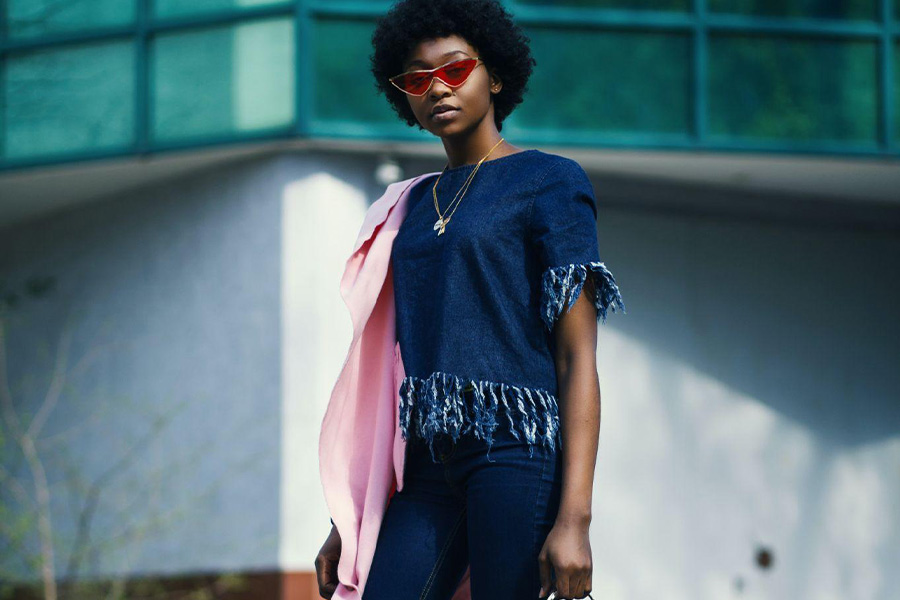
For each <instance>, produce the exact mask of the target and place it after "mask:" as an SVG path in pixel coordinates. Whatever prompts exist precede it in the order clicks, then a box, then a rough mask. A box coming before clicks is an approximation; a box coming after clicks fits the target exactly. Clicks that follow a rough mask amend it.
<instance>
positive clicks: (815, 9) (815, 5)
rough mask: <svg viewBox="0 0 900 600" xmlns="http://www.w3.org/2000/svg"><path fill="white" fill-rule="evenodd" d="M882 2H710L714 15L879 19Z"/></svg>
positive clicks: (773, 0)
mask: <svg viewBox="0 0 900 600" xmlns="http://www.w3.org/2000/svg"><path fill="white" fill-rule="evenodd" d="M878 4H879V0H830V1H828V2H823V1H822V0H709V9H710V10H711V11H714V12H729V13H738V14H744V15H758V16H771V17H815V18H822V19H868V20H871V19H877V18H878Z"/></svg>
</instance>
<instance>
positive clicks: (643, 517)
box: [592, 182, 900, 600]
mask: <svg viewBox="0 0 900 600" xmlns="http://www.w3.org/2000/svg"><path fill="white" fill-rule="evenodd" d="M596 187H597V189H598V194H602V187H601V185H600V183H599V182H598V183H597V184H596ZM601 205H602V200H601ZM600 240H601V250H602V255H603V257H604V260H606V261H607V266H609V267H610V268H611V269H612V271H613V273H614V274H615V275H616V276H617V278H618V282H619V284H620V287H621V290H622V293H623V295H624V298H625V301H626V305H627V308H628V314H626V315H624V316H622V315H613V316H612V318H611V319H610V320H609V321H608V325H607V326H606V327H604V328H603V329H602V332H601V337H600V351H599V358H598V364H599V368H600V374H601V390H602V404H603V412H602V425H601V434H600V439H601V442H600V453H599V458H598V470H597V474H596V485H595V492H594V494H595V495H594V521H593V529H592V540H593V549H594V555H593V558H594V564H595V574H594V589H595V590H596V591H597V593H595V594H593V595H594V597H596V598H605V599H607V600H617V599H633V598H666V599H667V600H678V599H691V600H699V599H710V600H712V599H716V600H722V599H726V598H753V599H763V598H766V599H774V598H797V599H799V598H804V599H806V598H808V599H821V600H832V599H833V600H838V599H841V600H851V599H852V600H863V599H876V598H877V599H884V600H887V599H888V598H893V597H895V596H896V590H897V589H898V587H900V578H898V572H897V570H896V568H895V567H896V565H898V564H900V504H898V497H900V477H898V473H900V393H898V392H900V375H898V372H897V370H896V367H897V364H898V357H900V319H898V317H897V313H896V310H897V307H898V306H900V281H898V275H897V264H898V263H900V239H898V237H897V236H896V235H894V236H891V235H888V234H884V233H865V232H851V231H840V230H826V229H817V228H809V229H804V228H800V227H795V226H783V225H782V226H780V225H772V224H759V223H746V222H745V223H741V222H738V221H725V220H717V219H704V218H683V217H673V216H660V215H653V214H629V213H627V212H625V211H621V210H605V211H604V210H603V208H602V206H601V217H600ZM757 544H762V545H765V546H767V547H769V548H770V549H771V551H772V552H773V555H774V563H773V566H772V568H771V569H769V570H768V571H762V570H760V569H759V568H757V567H756V566H755V564H754V554H755V549H756V546H757Z"/></svg>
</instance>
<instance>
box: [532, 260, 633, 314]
mask: <svg viewBox="0 0 900 600" xmlns="http://www.w3.org/2000/svg"><path fill="white" fill-rule="evenodd" d="M589 274H590V276H591V278H592V280H593V283H594V288H595V289H596V291H597V293H596V296H595V297H594V298H592V299H591V301H592V302H593V304H594V307H595V308H596V309H597V321H602V322H604V323H605V322H606V313H607V309H609V310H612V311H613V312H616V309H618V310H621V311H622V313H624V312H625V303H624V302H623V301H622V295H621V294H620V293H619V286H618V285H616V280H615V278H614V277H613V275H612V273H610V271H609V269H607V268H606V265H604V264H603V263H602V262H597V261H594V262H589V263H584V264H577V263H573V264H570V265H563V266H560V267H551V268H548V269H547V270H546V271H544V274H543V277H542V278H541V319H542V320H543V321H544V325H545V326H546V328H547V331H551V330H552V329H553V326H554V325H555V324H556V321H557V319H559V317H560V315H562V314H563V312H564V311H565V312H568V310H569V309H570V308H572V305H574V304H575V301H576V300H577V299H578V296H579V295H580V294H581V290H582V288H583V287H584V284H585V282H586V281H587V278H588V275H589ZM567 299H568V301H567Z"/></svg>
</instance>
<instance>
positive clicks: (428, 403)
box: [400, 371, 562, 462]
mask: <svg viewBox="0 0 900 600" xmlns="http://www.w3.org/2000/svg"><path fill="white" fill-rule="evenodd" d="M467 391H471V392H473V394H472V398H473V400H472V402H468V401H467V400H466V397H465V394H466V392H467ZM501 405H502V407H503V409H504V410H503V414H505V415H506V420H507V421H508V423H509V431H510V433H512V435H513V436H514V437H515V438H516V439H517V440H522V439H524V440H525V442H526V443H527V444H528V448H529V456H534V446H535V445H537V444H541V445H542V446H543V447H544V448H546V449H548V450H550V451H551V452H554V451H555V450H556V448H557V446H558V445H560V444H561V441H562V440H561V439H560V437H559V435H558V432H559V408H558V403H557V399H556V397H555V396H554V395H553V394H550V393H549V392H547V391H546V390H543V389H535V388H526V387H517V386H514V385H508V384H506V383H496V382H492V381H476V380H474V379H464V378H460V377H457V376H456V375H451V374H450V373H445V372H443V371H436V372H434V373H432V374H431V375H430V376H429V377H428V378H426V379H422V378H420V377H415V376H407V377H405V378H404V379H403V382H402V383H401V384H400V431H401V434H402V436H403V438H404V439H405V440H409V439H410V436H411V435H412V436H415V437H417V438H419V439H422V440H425V442H426V443H427V444H428V447H429V450H430V451H431V458H432V460H433V461H434V462H438V459H437V457H436V456H435V452H434V441H435V437H436V436H438V435H441V434H446V435H449V436H450V437H451V438H452V439H453V441H454V442H456V441H457V440H458V439H459V436H460V435H464V434H467V433H470V432H471V433H473V434H474V435H475V437H476V438H478V439H481V440H485V441H486V442H487V445H488V460H490V450H491V446H492V445H493V443H494V437H493V434H494V431H495V430H496V429H497V427H499V426H500V424H499V423H498V422H497V414H498V410H499V409H500V407H501ZM413 417H415V418H414V419H413ZM491 462H493V461H491Z"/></svg>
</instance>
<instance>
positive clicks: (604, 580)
mask: <svg viewBox="0 0 900 600" xmlns="http://www.w3.org/2000/svg"><path fill="white" fill-rule="evenodd" d="M433 167H434V165H432V166H427V165H426V166H425V167H421V168H420V167H419V166H418V165H417V166H415V167H412V166H410V167H408V169H407V171H406V172H405V174H404V176H405V177H408V176H411V175H414V174H417V173H419V172H422V171H423V170H425V169H431V168H433ZM436 168H437V169H438V170H439V168H440V165H437V167H436ZM373 169H374V165H373V164H372V163H371V162H369V161H365V160H357V159H353V158H349V157H328V156H324V155H322V156H317V157H314V158H310V157H308V156H305V155H296V156H281V157H277V158H274V159H271V160H264V161H259V162H254V163H250V164H246V165H244V166H242V167H240V168H232V169H228V170H227V171H220V172H216V173H209V174H206V175H197V176H195V177H192V178H190V179H187V180H183V181H179V182H176V183H172V184H169V185H166V186H161V187H159V188H156V189H153V190H145V191H143V192H140V193H137V194H133V195H129V196H128V197H119V198H112V199H109V201H104V202H100V203H96V204H92V205H88V206H84V207H82V208H79V209H77V210H74V211H72V212H70V213H66V214H60V215H58V216H54V217H51V218H47V219H43V220H41V221H36V222H33V223H31V224H28V225H26V226H22V227H17V228H15V229H12V230H4V231H0V281H4V282H6V285H7V286H12V287H16V286H20V284H23V283H24V281H25V278H26V277H28V276H30V275H33V274H34V275H42V274H49V275H51V276H54V277H56V280H57V286H56V287H55V288H52V289H51V291H49V292H47V293H46V294H45V295H44V296H42V297H41V298H33V299H28V298H23V300H22V302H20V305H19V308H18V309H16V312H15V315H16V321H15V323H14V324H13V326H12V334H11V337H10V339H9V340H8V341H9V347H10V353H9V363H10V373H11V376H12V377H14V378H15V379H16V381H17V382H18V383H17V384H16V389H15V395H16V398H17V403H18V406H19V408H20V409H22V410H23V411H25V412H26V413H27V412H28V411H32V410H35V407H37V406H38V402H39V401H40V399H41V398H42V396H43V394H44V392H45V391H46V390H47V387H48V386H47V374H48V373H49V371H48V364H49V363H48V361H49V358H48V356H49V354H48V353H52V351H53V350H54V349H55V345H54V344H55V340H56V339H57V337H58V335H59V331H60V328H61V326H62V323H63V321H64V319H65V318H67V317H69V318H71V320H72V323H74V325H75V330H74V337H73V346H72V350H71V356H72V357H73V358H72V359H71V361H70V363H69V364H70V366H71V365H73V364H75V363H76V357H78V356H82V355H83V354H85V353H86V352H87V351H88V350H90V348H94V347H95V346H99V347H100V350H97V358H96V359H95V361H94V362H91V363H90V365H89V366H87V367H85V369H84V370H82V371H79V372H78V374H77V375H73V376H72V377H71V381H70V387H67V388H65V389H64V391H63V393H62V395H61V396H60V401H59V403H58V405H57V408H56V409H55V411H54V412H53V417H52V418H51V420H50V421H48V425H47V435H48V436H54V437H49V438H48V439H47V440H46V441H45V452H46V457H47V461H48V464H49V465H50V466H49V472H50V474H51V480H53V481H55V482H57V483H56V484H55V485H56V489H55V496H54V498H55V499H54V513H53V516H54V526H55V527H56V528H57V531H58V532H59V533H60V535H61V536H63V537H64V538H65V536H69V537H72V536H74V532H75V524H76V521H75V520H74V517H73V515H74V514H75V513H73V509H72V506H74V505H76V504H77V503H73V499H74V500H77V498H79V497H80V496H83V495H84V494H83V492H79V491H77V490H76V491H72V490H71V489H69V488H71V487H72V485H68V484H64V483H61V482H62V481H64V480H66V478H67V475H66V473H67V471H66V465H67V464H74V465H76V466H77V467H78V471H79V473H82V475H83V476H82V477H81V481H82V482H90V481H91V480H93V479H96V478H97V477H98V476H100V475H101V474H102V473H104V472H105V471H106V470H107V469H108V468H110V466H111V465H114V464H116V461H117V460H118V459H119V458H121V457H122V456H123V455H124V453H125V452H126V450H127V449H128V448H130V447H133V446H134V445H135V444H139V443H140V441H141V440H142V439H143V438H142V436H144V435H146V434H147V432H148V431H150V430H152V422H153V419H154V417H155V416H156V415H159V414H162V415H170V416H171V418H172V420H171V422H169V423H168V424H167V425H166V426H165V427H163V428H162V429H161V430H160V432H159V433H158V434H156V435H154V436H153V437H152V438H151V439H150V441H148V442H147V443H146V445H144V446H140V448H141V449H140V450H139V451H138V452H137V454H136V457H135V459H134V460H133V461H132V462H130V463H128V465H127V467H126V468H124V469H123V470H122V471H121V472H119V473H118V474H117V475H116V476H115V477H114V478H113V480H111V482H110V483H109V485H108V488H109V489H108V491H104V493H103V494H102V496H101V499H100V504H99V505H98V508H97V513H96V517H95V519H96V522H95V524H94V529H93V530H92V531H93V533H92V536H93V537H92V539H94V540H95V541H98V542H99V541H103V540H108V539H113V537H112V536H114V535H115V533H116V532H121V531H123V530H125V531H126V532H127V531H128V530H127V529H126V528H127V527H128V526H129V525H138V526H140V525H141V524H145V525H147V528H146V530H144V531H141V532H140V533H139V534H133V533H126V536H125V538H123V540H124V541H122V540H120V541H119V542H116V543H111V544H110V545H109V546H108V547H106V548H104V549H103V550H102V551H101V552H100V553H99V554H98V555H97V557H96V559H93V560H91V561H88V563H89V567H88V568H86V570H88V571H93V572H98V573H109V572H115V571H119V570H123V571H131V572H148V571H149V572H170V573H176V572H190V571H194V570H201V569H204V570H206V569H208V570H220V569H226V568H235V569H242V570H243V569H248V570H249V569H268V568H283V569H286V570H309V571H311V570H313V560H314V558H315V553H316V551H317V550H318V548H319V546H320V545H321V543H322V541H323V540H324V538H325V536H326V534H327V532H328V529H329V527H330V525H329V523H328V514H327V512H326V510H325V505H324V500H323V498H322V493H321V488H320V486H319V480H318V461H317V442H318V430H319V425H320V423H321V417H322V415H323V414H324V410H325V405H326V403H327V400H328V396H329V394H330V392H331V388H332V385H333V383H334V380H335V378H336V377H337V374H338V371H339V369H340V367H341V365H342V362H343V359H344V356H345V353H346V351H347V347H348V344H349V341H350V336H351V328H350V320H349V317H348V315H347V312H346V307H345V306H344V304H343V302H342V301H341V299H340V295H339V291H338V283H339V280H340V276H341V273H342V271H343V266H344V261H345V260H346V259H347V256H348V254H347V253H348V252H349V249H350V248H351V246H352V243H353V241H354V240H355V238H356V234H357V232H358V229H359V225H360V223H361V220H362V217H363V214H364V212H365V209H366V207H367V206H368V203H369V202H371V201H372V200H374V199H375V198H376V197H377V196H378V195H380V193H381V192H382V191H383V186H380V185H377V184H375V183H374V182H373V181H372V177H373V175H372V173H373ZM594 183H595V189H596V191H597V193H598V198H599V199H600V210H601V213H600V221H599V226H600V243H601V256H602V258H603V260H604V261H606V264H607V266H609V268H610V269H611V270H612V272H613V273H614V275H615V276H616V278H617V281H618V282H619V284H620V287H621V289H622V293H623V295H624V298H625V302H626V304H627V308H628V313H627V314H625V315H622V314H619V313H614V314H611V315H610V316H609V320H608V322H607V323H606V324H605V325H603V326H602V327H601V335H600V350H599V354H598V366H599V370H600V375H601V389H602V397H603V421H602V426H601V443H600V455H599V458H598V470H597V474H596V486H595V491H594V521H593V526H592V542H593V558H594V564H595V573H594V593H593V596H594V597H595V598H604V599H606V600H617V599H623V600H633V599H644V598H646V599H653V600H656V599H659V598H665V599H666V600H678V599H682V598H683V599H691V600H698V599H710V600H712V599H715V600H722V599H726V598H752V599H764V598H765V599H775V598H779V599H780V598H792V599H794V598H796V599H800V598H804V599H806V598H809V599H821V600H832V599H835V600H837V599H840V600H857V599H860V600H863V599H878V600H887V599H889V598H892V597H893V596H894V595H895V594H894V592H893V591H894V590H895V589H896V588H897V587H898V585H900V580H898V576H897V575H896V572H895V571H892V570H891V569H890V567H892V566H894V565H896V564H900V524H898V520H900V505H898V500H897V498H898V497H900V489H898V487H900V478H898V477H897V475H898V473H900V397H898V396H900V394H898V392H900V376H898V374H897V372H896V371H895V370H893V368H894V367H895V366H896V364H897V362H898V360H897V359H898V356H900V319H898V318H897V316H896V307H897V306H898V305H900V282H898V275H897V269H896V265H897V264H898V262H900V261H898V259H900V239H898V237H897V236H896V234H889V233H873V232H864V231H850V230H842V229H839V228H826V227H824V226H817V227H805V228H804V227H799V226H794V225H784V224H782V225H779V224H772V223H765V222H759V221H753V222H751V221H748V220H740V219H731V220H725V219H716V218H704V217H697V216H678V215H674V214H668V215H666V214H663V213H661V212H654V211H647V210H641V211H632V210H627V209H624V208H621V207H618V206H617V207H615V208H614V207H612V206H607V205H606V204H605V203H604V196H603V193H604V186H603V182H602V181H601V180H600V179H599V178H598V180H596V181H595V182H594ZM95 336H96V337H95ZM106 343H109V344H112V345H109V346H106V345H103V344H106ZM41 344H44V347H43V348H42V346H41ZM87 353H88V354H89V352H87ZM176 406H181V409H180V410H175V408H174V407H176ZM78 426H80V428H79V427H78ZM11 456H12V455H10V454H5V455H4V456H3V462H4V464H6V465H9V468H14V469H15V468H18V469H19V473H25V471H22V467H21V464H20V463H10V462H9V459H10V457H11ZM3 494H4V495H3V498H4V499H6V498H7V497H8V494H7V489H6V488H4V491H3ZM760 544H761V545H765V546H767V547H769V548H770V549H771V550H772V552H773V553H774V565H773V567H772V568H771V569H770V570H769V571H767V572H764V571H762V570H760V569H759V568H757V567H756V566H755V565H754V552H755V550H756V547H757V545H760ZM60 547H61V548H65V547H66V546H65V545H62V546H60ZM67 559H68V556H67V555H66V553H65V552H64V551H61V552H60V553H59V554H58V555H57V560H58V567H60V568H62V566H63V565H64V564H65V562H66V561H67Z"/></svg>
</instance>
